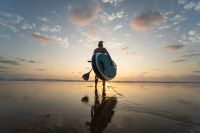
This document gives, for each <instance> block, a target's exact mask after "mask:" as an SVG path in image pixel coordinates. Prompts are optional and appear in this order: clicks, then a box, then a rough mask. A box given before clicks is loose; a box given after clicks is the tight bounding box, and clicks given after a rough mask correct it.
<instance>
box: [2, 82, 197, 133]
mask: <svg viewBox="0 0 200 133" xmlns="http://www.w3.org/2000/svg"><path fill="white" fill-rule="evenodd" d="M111 84H112V86H113V87H114V89H115V90H116V91H118V92H120V93H122V94H123V95H124V96H120V95H117V94H116V93H115V92H114V91H113V90H112V89H111V87H110V86H109V85H108V84H106V86H105V87H103V86H102V84H101V83H99V84H98V86H97V88H95V85H94V83H92V82H39V81H37V82H33V81H32V82H28V81H1V82H0V133H36V132H37V133H40V132H42V133H58V132H59V133H70V132H73V133H74V132H78V133H88V132H96V133H100V132H105V133H111V132H114V133H133V132H134V133H149V132H153V133H161V132H162V133H200V84H198V83H186V84H184V83H173V84H172V83H111Z"/></svg>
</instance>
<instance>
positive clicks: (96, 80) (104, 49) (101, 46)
mask: <svg viewBox="0 0 200 133" xmlns="http://www.w3.org/2000/svg"><path fill="white" fill-rule="evenodd" d="M96 53H103V54H106V55H108V58H109V59H110V60H112V59H111V56H110V54H109V53H108V51H107V49H106V48H104V47H103V41H99V43H98V48H96V49H95V50H94V53H93V54H96ZM97 83H98V77H97V75H95V86H97ZM104 85H105V81H104V80H103V86H104Z"/></svg>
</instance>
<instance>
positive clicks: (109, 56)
mask: <svg viewBox="0 0 200 133" xmlns="http://www.w3.org/2000/svg"><path fill="white" fill-rule="evenodd" d="M105 52H106V55H108V57H109V58H110V60H112V59H111V56H110V54H109V53H108V51H107V49H105Z"/></svg>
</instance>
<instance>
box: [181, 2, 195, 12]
mask: <svg viewBox="0 0 200 133" xmlns="http://www.w3.org/2000/svg"><path fill="white" fill-rule="evenodd" d="M195 6H196V4H195V3H194V2H193V1H191V2H189V3H187V4H185V5H184V7H183V8H184V9H186V10H190V9H192V8H194V7H195Z"/></svg>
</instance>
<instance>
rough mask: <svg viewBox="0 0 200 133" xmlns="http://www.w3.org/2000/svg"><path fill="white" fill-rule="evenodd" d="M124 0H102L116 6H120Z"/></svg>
mask: <svg viewBox="0 0 200 133" xmlns="http://www.w3.org/2000/svg"><path fill="white" fill-rule="evenodd" d="M123 1H124V0H102V2H104V3H109V4H112V5H114V6H118V5H119V4H120V3H121V2H123Z"/></svg>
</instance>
